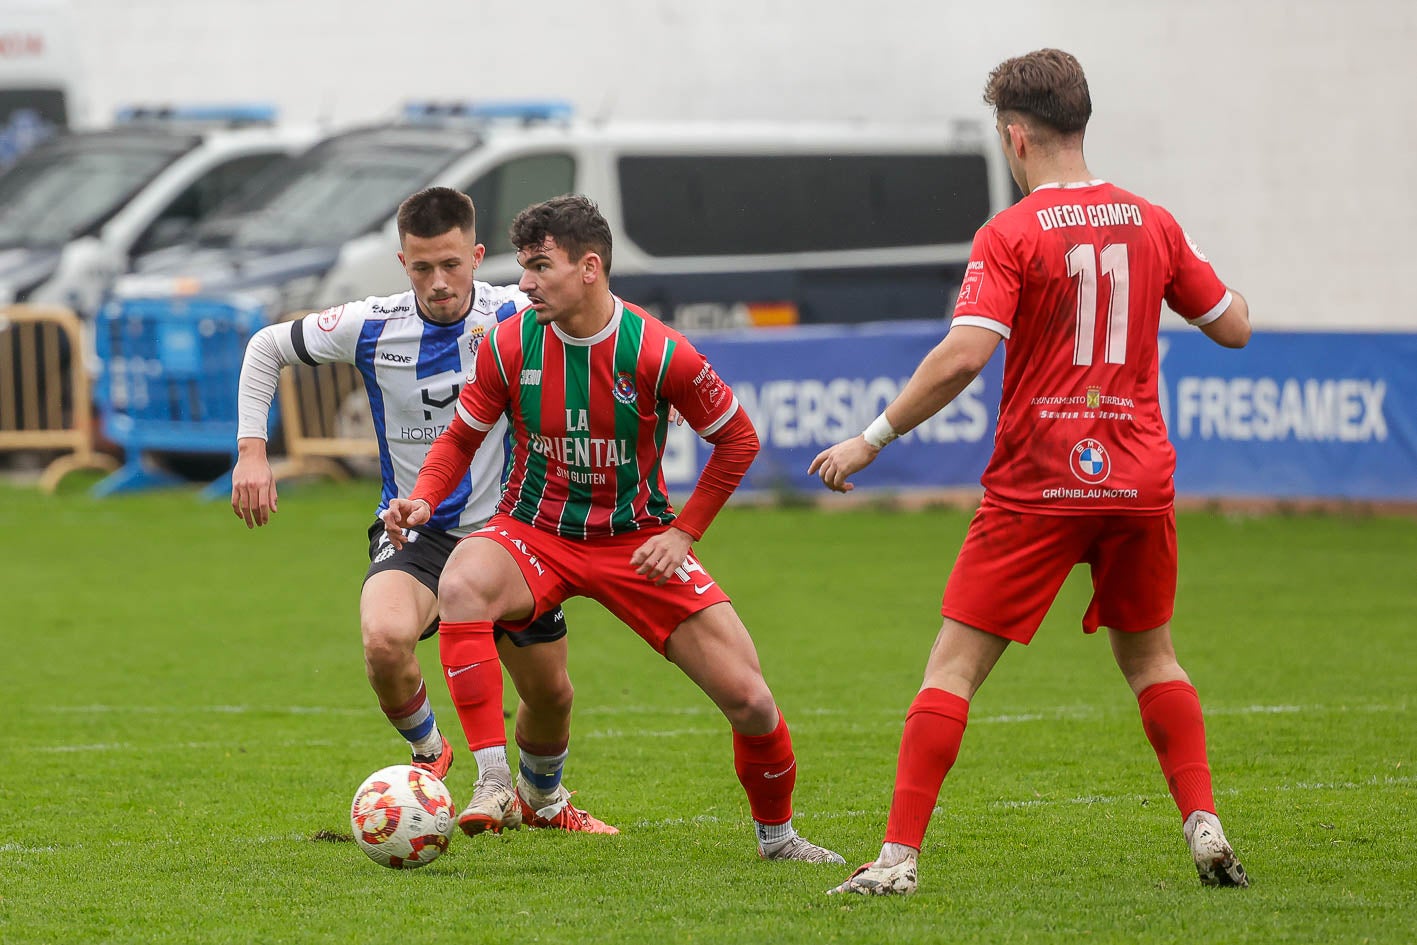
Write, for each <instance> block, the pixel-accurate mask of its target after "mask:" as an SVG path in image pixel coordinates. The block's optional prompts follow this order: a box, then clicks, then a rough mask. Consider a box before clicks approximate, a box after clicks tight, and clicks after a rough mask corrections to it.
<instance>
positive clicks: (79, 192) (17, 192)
mask: <svg viewBox="0 0 1417 945" xmlns="http://www.w3.org/2000/svg"><path fill="white" fill-rule="evenodd" d="M195 146H196V140H195V139H188V138H186V137H177V136H168V135H155V136H150V137H146V138H132V139H127V138H122V137H120V136H116V135H104V134H97V135H91V136H84V135H75V136H72V137H69V138H62V137H61V138H57V139H54V140H53V141H51V142H50V143H49V144H48V145H42V146H41V147H39V148H37V149H35V150H34V151H31V152H29V153H28V154H27V155H25V157H24V158H22V159H21V160H20V161H18V162H16V164H15V166H14V167H12V168H10V169H9V170H8V171H6V172H5V174H4V176H3V177H0V246H61V245H63V244H64V243H67V242H68V241H69V240H71V239H73V238H74V237H76V236H81V235H83V234H85V233H92V232H95V231H97V229H98V228H99V227H101V226H102V225H103V224H104V223H106V222H107V221H108V220H109V219H110V218H111V217H112V216H113V215H114V214H115V213H117V212H118V211H119V210H120V209H122V207H123V205H124V204H126V203H127V202H128V200H129V199H130V198H131V197H132V196H133V195H134V194H135V193H137V192H138V191H139V190H140V189H142V188H143V187H144V186H146V185H147V183H148V182H149V181H151V180H152V179H153V178H154V177H156V176H157V175H158V174H159V173H160V172H161V171H162V169H163V168H164V167H166V166H167V165H168V164H170V163H172V162H173V161H175V160H176V159H177V158H178V157H180V156H181V155H182V154H183V153H184V152H186V151H188V150H190V149H191V148H193V147H195Z"/></svg>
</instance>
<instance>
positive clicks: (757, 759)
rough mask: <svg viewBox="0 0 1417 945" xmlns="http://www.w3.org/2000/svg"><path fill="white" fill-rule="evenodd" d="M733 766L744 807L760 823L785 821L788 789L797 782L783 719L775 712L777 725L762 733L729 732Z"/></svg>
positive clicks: (789, 801) (789, 796) (789, 805)
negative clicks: (744, 798)
mask: <svg viewBox="0 0 1417 945" xmlns="http://www.w3.org/2000/svg"><path fill="white" fill-rule="evenodd" d="M733 767H734V769H735V770H737V772H738V780H739V781H740V782H741V783H742V785H743V790H744V791H746V792H747V793H748V808H749V809H750V810H751V811H752V812H753V819H754V820H756V821H757V822H758V823H761V824H785V823H787V822H788V821H789V820H791V819H792V788H793V787H794V786H795V785H796V784H797V758H796V756H795V755H793V754H792V735H791V734H790V733H789V732H788V731H787V720H786V719H784V718H783V717H782V712H781V711H780V710H779V711H778V713H777V728H775V729H773V730H772V731H771V732H768V733H767V734H766V735H743V734H740V733H738V732H734V733H733Z"/></svg>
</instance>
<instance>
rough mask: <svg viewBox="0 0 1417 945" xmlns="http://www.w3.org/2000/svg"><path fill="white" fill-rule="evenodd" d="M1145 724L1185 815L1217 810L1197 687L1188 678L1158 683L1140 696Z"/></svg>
mask: <svg viewBox="0 0 1417 945" xmlns="http://www.w3.org/2000/svg"><path fill="white" fill-rule="evenodd" d="M1137 704H1138V705H1139V706H1140V707H1141V724H1142V728H1144V729H1145V730H1146V737H1147V740H1148V741H1150V742H1151V747H1152V748H1154V749H1156V760H1157V761H1160V762H1161V773H1162V774H1164V775H1165V776H1166V785H1167V787H1169V788H1170V789H1171V796H1172V797H1173V798H1175V799H1176V806H1177V807H1178V808H1180V810H1181V816H1182V817H1183V818H1185V817H1189V816H1191V814H1192V813H1194V812H1195V811H1198V810H1204V811H1209V812H1210V813H1212V814H1213V813H1215V794H1214V792H1213V791H1212V790H1211V783H1210V765H1209V764H1208V763H1207V761H1206V755H1205V720H1204V718H1203V717H1202V716H1201V701H1200V697H1199V696H1197V695H1196V690H1195V687H1194V686H1192V685H1191V684H1190V683H1188V682H1182V681H1180V680H1176V681H1174V682H1163V683H1156V684H1155V685H1152V686H1147V687H1146V688H1145V689H1143V690H1142V692H1141V695H1139V696H1137Z"/></svg>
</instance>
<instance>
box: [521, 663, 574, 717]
mask: <svg viewBox="0 0 1417 945" xmlns="http://www.w3.org/2000/svg"><path fill="white" fill-rule="evenodd" d="M529 688H530V689H531V692H526V693H524V692H521V691H520V690H518V691H517V695H518V696H520V697H521V700H522V701H523V702H525V703H526V704H527V705H529V706H531V707H532V708H534V709H536V710H537V711H538V712H554V713H559V714H561V715H569V714H570V713H571V705H572V704H573V703H574V702H575V699H576V690H575V688H574V687H572V685H571V679H570V677H569V676H567V675H566V674H565V673H561V674H560V675H559V676H557V677H553V678H549V679H545V680H542V681H540V682H538V684H537V685H536V686H532V687H529Z"/></svg>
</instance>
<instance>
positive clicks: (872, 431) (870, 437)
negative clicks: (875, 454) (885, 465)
mask: <svg viewBox="0 0 1417 945" xmlns="http://www.w3.org/2000/svg"><path fill="white" fill-rule="evenodd" d="M861 435H862V436H863V437H864V438H865V439H866V442H867V443H869V444H871V445H872V446H874V447H875V448H876V449H878V450H881V449H885V448H886V444H887V443H889V442H890V441H891V440H894V439H896V438H897V437H899V436H900V434H899V433H897V432H895V427H893V426H891V422H890V421H889V420H887V419H886V415H885V413H884V412H883V413H882V414H881V415H880V416H879V417H877V418H876V419H874V420H872V421H871V425H870V426H868V427H867V428H866V429H865V430H864V431H862V433H861Z"/></svg>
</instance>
